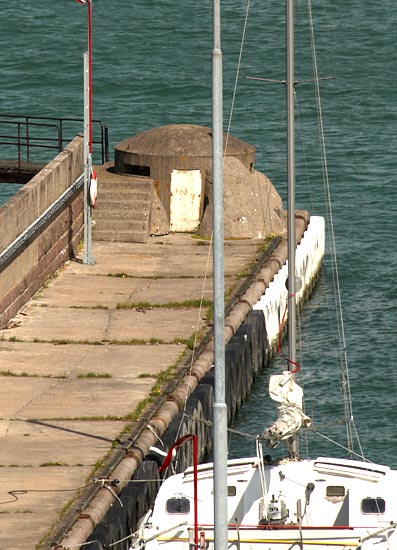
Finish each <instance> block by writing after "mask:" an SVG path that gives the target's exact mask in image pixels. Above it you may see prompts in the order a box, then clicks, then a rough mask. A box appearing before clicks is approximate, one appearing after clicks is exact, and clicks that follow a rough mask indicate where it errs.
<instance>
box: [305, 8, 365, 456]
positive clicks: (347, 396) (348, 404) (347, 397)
mask: <svg viewBox="0 0 397 550" xmlns="http://www.w3.org/2000/svg"><path fill="white" fill-rule="evenodd" d="M307 10H308V16H309V27H310V42H311V50H312V63H313V73H314V79H315V80H314V81H315V95H316V101H317V122H318V128H319V134H320V143H321V148H320V149H321V160H322V171H323V181H324V187H325V194H326V198H327V201H326V207H327V215H328V219H329V222H330V223H329V227H330V246H331V262H332V264H333V269H332V274H333V278H334V292H335V303H336V307H337V316H336V322H337V329H338V334H339V341H340V342H341V350H340V351H341V376H342V392H343V396H344V407H345V416H346V418H347V419H348V420H349V422H347V423H346V430H347V446H348V449H349V452H350V453H351V454H355V453H354V451H353V448H354V445H353V433H352V431H354V434H355V437H356V440H357V443H358V445H359V448H360V453H361V455H363V450H362V447H361V443H360V439H359V437H358V433H357V429H356V426H355V422H354V416H353V408H352V399H351V392H350V381H349V369H348V361H347V353H346V339H345V332H344V324H343V311H342V303H341V291H340V285H339V273H338V264H337V258H336V247H335V235H334V229H333V213H332V205H331V193H330V187H329V178H328V167H327V157H326V151H325V137H324V126H323V120H322V108H321V96H320V86H319V76H318V68H317V57H316V47H315V39H314V28H313V16H312V9H311V0H307Z"/></svg>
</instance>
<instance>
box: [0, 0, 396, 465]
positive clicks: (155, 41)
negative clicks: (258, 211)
mask: <svg viewBox="0 0 397 550" xmlns="http://www.w3.org/2000/svg"><path fill="white" fill-rule="evenodd" d="M295 4H296V10H295V11H296V37H295V42H296V71H295V72H296V80H297V81H298V80H299V81H303V80H310V79H311V78H312V70H311V69H312V62H311V49H312V48H311V42H310V39H309V38H308V30H309V28H308V24H307V5H306V2H301V1H300V0H299V1H298V2H296V3H295ZM314 4H315V5H314V6H313V19H314V33H315V34H314V44H315V48H316V53H317V64H318V71H319V76H320V77H328V76H333V77H335V78H334V79H331V80H324V81H323V82H322V83H321V85H320V90H321V99H322V102H321V105H322V114H323V122H324V141H325V144H326V151H327V161H328V176H329V186H330V194H331V197H332V218H333V230H334V234H335V242H336V250H337V259H338V267H339V285H340V292H341V296H342V306H343V317H344V328H345V344H346V353H347V357H348V367H349V373H350V381H351V396H352V402H353V411H354V420H355V423H356V425H357V429H358V432H359V435H360V439H361V443H362V447H363V451H364V453H365V455H366V456H367V457H368V459H371V460H376V461H382V462H385V463H388V464H390V465H393V466H397V458H396V457H397V453H396V452H395V449H396V435H397V428H396V423H397V398H396V394H397V384H396V375H395V370H396V352H395V342H396V336H397V329H396V326H397V303H396V294H397V291H396V289H395V282H394V274H395V271H396V261H397V251H396V245H395V225H396V223H397V213H396V208H397V207H396V204H397V191H396V180H397V178H396V172H397V170H396V155H395V151H396V149H397V137H396V136H397V132H396V118H397V106H396V105H397V93H396V90H397V86H396V84H397V76H396V74H397V71H396V68H397V55H396V51H395V28H396V24H397V6H396V4H395V2H394V1H392V0H384V1H383V2H381V3H373V2H362V1H361V0H335V1H333V2H327V1H325V0H323V1H318V2H315V3H314ZM92 5H93V115H94V118H95V119H99V120H101V121H102V122H103V123H105V124H108V126H109V131H110V150H111V151H112V150H113V148H114V145H115V144H117V143H118V142H120V141H122V140H123V139H125V138H127V137H129V136H132V135H134V134H137V133H139V132H141V131H143V130H146V129H149V128H153V127H158V126H162V125H166V124H173V123H189V124H200V125H205V126H211V49H212V2H211V1H209V0H203V1H202V2H193V1H192V0H186V1H185V2H171V1H170V0H150V1H149V0H143V1H142V2H139V3H131V2H130V0H117V2H114V3H111V4H110V3H109V2H106V1H105V0H93V2H92ZM249 8H250V9H249V16H248V19H247V25H246V27H245V34H244V33H243V31H244V22H245V14H246V10H247V1H246V0H222V1H221V11H222V49H223V69H224V77H223V83H224V86H223V87H224V121H225V130H226V129H227V127H228V123H229V117H230V113H231V107H232V105H233V113H232V116H231V124H230V131H231V133H232V134H233V135H235V136H236V137H238V138H240V139H242V140H244V141H247V142H250V143H253V144H254V145H255V146H256V168H257V169H258V170H260V171H262V172H264V173H266V174H267V175H268V176H269V177H270V178H271V180H272V181H273V183H274V185H275V186H276V188H277V190H278V191H279V193H280V194H281V196H282V198H283V200H284V202H285V199H286V185H285V179H286V169H285V88H284V85H283V84H277V83H264V82H259V81H253V80H250V79H248V78H247V77H264V78H269V79H274V80H283V79H284V78H285V27H284V21H285V6H284V2H282V1H279V0H269V1H268V2H263V1H259V0H252V1H251V2H250V3H249ZM243 34H244V36H245V43H244V48H243V49H242V53H241V63H240V65H239V72H238V77H236V75H237V72H236V71H237V67H238V61H239V58H240V51H241V50H240V47H241V39H242V36H243ZM86 45H87V6H85V5H82V4H79V3H78V2H76V1H75V0H62V1H60V2H37V1H36V0H26V1H25V2H23V3H22V4H21V3H18V2H4V6H2V17H1V19H0V47H1V51H2V84H1V93H0V113H6V114H23V115H27V114H28V115H37V116H53V117H80V116H81V117H83V52H84V50H85V49H86ZM236 79H237V82H238V86H237V90H236V93H235V94H234V83H235V81H236ZM296 113H297V116H296V142H297V150H296V163H297V208H303V209H307V210H309V211H310V212H311V213H313V214H318V215H327V210H326V206H325V204H326V203H325V191H324V186H323V183H322V174H323V165H322V162H321V155H320V148H319V141H320V138H319V134H318V130H317V114H316V99H315V90H314V85H313V83H311V82H301V83H299V84H297V86H296ZM0 150H2V153H1V154H0V158H7V155H8V156H10V155H12V154H13V153H12V152H5V150H4V147H3V148H2V149H0ZM3 153H4V154H5V155H6V156H4V154H3ZM42 155H44V153H43V154H42ZM14 157H15V155H14ZM32 160H35V159H32ZM38 160H43V158H40V159H38ZM44 160H45V159H44ZM2 190H5V191H6V187H2V186H0V191H1V192H3V191H2ZM329 223H330V220H329V217H327V224H328V238H327V257H326V261H325V268H324V272H323V274H322V275H321V277H320V280H319V285H318V287H317V290H316V291H315V293H314V295H313V297H312V299H311V300H310V301H309V302H308V304H307V305H306V307H305V308H304V311H303V312H302V315H301V320H300V330H299V335H300V341H301V344H299V349H300V358H301V362H302V367H303V368H302V375H301V381H302V384H303V385H304V389H305V395H306V399H307V401H306V411H307V413H308V414H309V415H311V416H312V417H313V420H314V422H315V425H317V426H320V427H321V426H322V427H321V429H319V431H320V432H321V433H322V434H324V435H325V436H327V437H330V438H331V439H333V440H334V439H335V440H336V441H338V442H339V443H340V444H341V445H345V440H344V431H345V430H344V426H343V425H342V426H339V427H335V426H333V425H330V426H329V427H327V425H326V424H327V422H328V421H329V422H331V423H332V421H333V420H335V419H340V418H343V416H344V408H343V399H342V393H341V389H340V374H339V370H338V357H337V356H338V353H337V351H338V349H339V348H338V343H337V338H336V336H337V321H336V318H335V314H334V313H333V311H332V309H333V308H332V307H331V306H332V301H333V300H332V297H331V295H332V291H330V286H329V283H328V281H329V279H330V277H329V275H330V259H329V248H330V240H329ZM283 368H285V365H284V364H283V363H282V362H281V361H280V360H276V361H274V362H272V364H271V365H270V366H269V368H268V369H267V371H266V373H264V375H263V376H261V377H260V378H259V379H258V380H257V382H256V384H255V388H254V391H253V393H252V395H251V396H250V397H249V399H248V402H247V403H246V404H245V405H244V406H243V407H242V409H241V410H240V411H239V414H238V415H237V418H236V422H237V424H236V427H238V429H239V430H241V431H245V432H247V433H249V434H256V433H259V432H261V431H262V430H263V429H264V428H265V427H266V426H267V425H268V424H269V421H271V420H272V418H273V416H274V414H273V412H272V405H271V404H270V403H269V400H268V398H267V382H268V376H269V374H270V373H271V372H279V371H280V370H281V369H283ZM301 449H302V452H303V453H306V452H307V453H309V454H311V455H316V454H321V453H325V452H333V445H331V443H329V442H328V440H326V439H324V438H321V437H320V436H318V435H314V434H309V436H308V438H307V441H306V440H303V441H302V443H301ZM356 450H357V449H356ZM246 452H253V444H252V440H250V439H248V438H237V437H236V436H234V435H233V436H232V437H231V439H230V455H231V456H236V455H239V454H245V453H246ZM336 452H337V453H342V454H343V453H344V450H343V448H342V447H337V448H336Z"/></svg>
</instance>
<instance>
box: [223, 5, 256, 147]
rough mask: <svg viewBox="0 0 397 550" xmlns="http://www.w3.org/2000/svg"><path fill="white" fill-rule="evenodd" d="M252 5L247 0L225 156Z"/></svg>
mask: <svg viewBox="0 0 397 550" xmlns="http://www.w3.org/2000/svg"><path fill="white" fill-rule="evenodd" d="M250 6H251V0H247V7H246V10H245V19H244V26H243V34H242V37H241V43H240V53H239V57H238V63H237V70H236V77H235V79H234V87H233V96H232V104H231V107H230V113H229V122H228V125H227V131H226V143H225V152H224V155H225V156H226V151H227V144H228V140H229V135H230V129H231V126H232V119H233V113H234V102H235V99H236V93H237V84H238V78H239V74H240V68H241V59H242V56H243V49H244V44H245V33H246V30H247V23H248V14H249V10H250Z"/></svg>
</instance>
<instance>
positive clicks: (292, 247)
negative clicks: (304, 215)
mask: <svg viewBox="0 0 397 550" xmlns="http://www.w3.org/2000/svg"><path fill="white" fill-rule="evenodd" d="M286 30H287V36H286V43H287V48H286V49H287V79H286V89H287V101H286V103H287V186H288V194H287V200H288V223H287V226H288V227H287V236H288V357H289V363H288V368H289V370H293V368H294V364H295V363H296V297H295V293H296V280H295V251H296V233H295V105H294V100H295V97H294V96H295V76H294V0H286ZM290 450H291V453H292V454H293V455H294V456H297V455H298V438H297V436H294V437H293V439H292V442H291V446H290Z"/></svg>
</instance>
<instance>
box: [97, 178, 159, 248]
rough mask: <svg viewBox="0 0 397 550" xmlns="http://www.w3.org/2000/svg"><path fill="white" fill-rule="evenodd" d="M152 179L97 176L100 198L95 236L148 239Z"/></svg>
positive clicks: (116, 239)
mask: <svg viewBox="0 0 397 550" xmlns="http://www.w3.org/2000/svg"><path fill="white" fill-rule="evenodd" d="M153 193H154V186H153V181H152V180H148V179H144V178H142V179H140V178H137V177H136V176H134V177H129V176H125V177H123V178H121V177H120V176H119V175H116V174H115V175H114V176H112V175H111V174H109V173H107V174H106V178H103V179H102V181H101V178H100V177H99V178H98V202H97V205H96V208H95V210H94V214H93V218H94V222H95V225H94V227H93V230H92V236H93V239H95V240H102V241H126V242H146V241H147V239H148V238H149V233H150V214H151V211H152V204H153Z"/></svg>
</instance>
